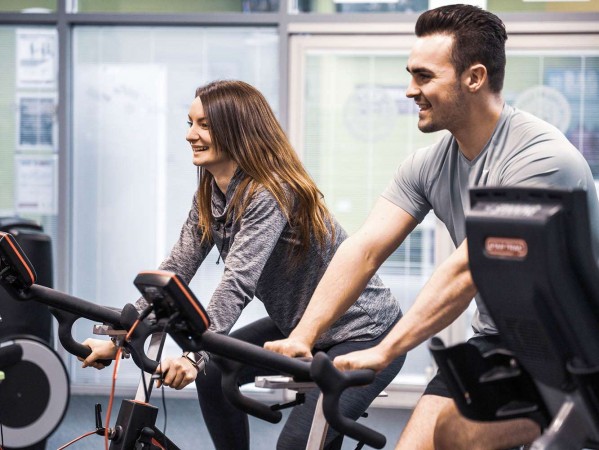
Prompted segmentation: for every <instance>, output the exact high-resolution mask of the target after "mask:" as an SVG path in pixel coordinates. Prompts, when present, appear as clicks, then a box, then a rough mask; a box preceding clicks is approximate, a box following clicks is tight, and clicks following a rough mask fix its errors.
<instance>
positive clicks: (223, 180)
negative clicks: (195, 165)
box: [207, 161, 237, 194]
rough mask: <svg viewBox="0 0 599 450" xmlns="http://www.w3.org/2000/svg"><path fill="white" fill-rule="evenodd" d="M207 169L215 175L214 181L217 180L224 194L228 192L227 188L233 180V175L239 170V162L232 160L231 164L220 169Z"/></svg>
mask: <svg viewBox="0 0 599 450" xmlns="http://www.w3.org/2000/svg"><path fill="white" fill-rule="evenodd" d="M207 170H208V171H209V172H210V173H211V174H212V176H213V177H214V181H215V182H216V185H217V186H218V189H219V190H220V191H221V192H222V193H223V194H226V193H227V188H228V187H229V183H230V182H231V179H232V178H233V175H235V171H236V170H237V163H236V162H234V161H231V162H230V164H227V165H226V166H221V167H219V170H210V169H207Z"/></svg>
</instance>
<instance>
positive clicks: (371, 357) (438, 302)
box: [335, 241, 476, 370]
mask: <svg viewBox="0 0 599 450" xmlns="http://www.w3.org/2000/svg"><path fill="white" fill-rule="evenodd" d="M475 295H476V286H475V285H474V282H473V281H472V276H471V274H470V268H469V264H468V246H467V242H466V241H464V242H463V243H462V244H461V245H460V246H459V247H458V248H457V250H456V251H455V252H454V253H452V254H451V256H450V257H449V258H447V260H445V261H444V262H443V263H442V264H441V265H439V267H438V268H437V269H436V270H435V272H434V273H433V275H432V276H431V278H430V279H429V281H428V282H427V283H426V284H425V286H424V287H423V288H422V290H421V291H420V293H419V294H418V296H417V297H416V300H415V302H414V304H413V305H412V307H411V308H410V309H409V310H408V311H407V312H406V314H405V315H404V316H403V317H402V319H401V320H400V321H399V322H398V323H397V324H396V325H395V327H394V328H393V330H392V331H391V332H390V333H389V334H388V335H387V336H386V337H385V339H383V340H382V341H381V343H380V344H379V345H377V346H376V347H373V348H371V349H368V350H364V351H360V352H354V353H349V354H347V355H343V356H339V357H337V358H336V359H335V365H336V366H337V367H338V368H341V369H358V368H370V369H375V370H381V369H383V368H384V367H386V366H387V365H388V364H389V363H390V362H391V361H393V359H395V358H396V357H398V356H400V355H403V354H405V353H407V352H408V351H409V350H411V349H413V348H414V347H416V346H417V345H418V344H420V343H422V342H424V341H425V340H427V339H428V338H430V337H431V336H433V335H434V334H436V333H438V332H439V331H441V330H442V329H443V328H445V327H446V326H447V325H449V324H450V323H452V322H453V321H454V320H455V319H457V318H458V317H459V315H460V314H461V313H462V312H464V311H465V310H466V308H467V307H468V305H469V303H470V301H471V300H472V298H473V297H474V296H475Z"/></svg>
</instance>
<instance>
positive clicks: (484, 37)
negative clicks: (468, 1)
mask: <svg viewBox="0 0 599 450" xmlns="http://www.w3.org/2000/svg"><path fill="white" fill-rule="evenodd" d="M436 33H442V34H443V33H446V34H450V35H452V36H453V38H454V42H453V49H452V52H451V59H452V64H453V67H454V69H455V71H456V74H457V75H460V74H461V73H462V72H464V70H466V68H468V67H470V66H471V65H472V64H477V63H480V64H483V65H484V66H485V67H486V68H487V74H488V77H489V88H490V89H491V91H492V92H500V91H501V89H502V88H503V79H504V77H505V41H506V40H507V32H506V31H505V25H504V24H503V22H502V21H501V19H500V18H499V17H497V16H496V15H495V14H492V13H490V12H488V11H485V10H483V9H481V8H479V7H478V6H472V5H448V6H441V7H439V8H435V9H431V10H429V11H426V12H424V13H422V14H421V15H420V17H419V18H418V20H417V22H416V36H418V37H422V36H428V35H431V34H436Z"/></svg>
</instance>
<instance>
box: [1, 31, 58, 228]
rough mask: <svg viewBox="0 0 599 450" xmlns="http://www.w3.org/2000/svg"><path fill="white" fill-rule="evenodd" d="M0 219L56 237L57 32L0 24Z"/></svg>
mask: <svg viewBox="0 0 599 450" xmlns="http://www.w3.org/2000/svg"><path fill="white" fill-rule="evenodd" d="M0 60H1V61H2V63H3V69H2V71H1V73H0V80H1V81H0V124H1V125H0V130H2V131H1V132H0V161H2V163H1V164H0V216H15V215H17V216H21V217H25V218H28V219H33V220H35V221H36V222H38V223H40V224H41V225H43V227H44V231H45V232H46V233H47V234H49V235H50V236H51V237H52V238H55V237H56V228H57V215H58V162H59V159H58V158H59V156H58V118H57V89H58V82H57V72H58V37H57V33H56V30H54V29H52V28H50V27H42V26H22V27H21V26H19V27H15V26H0Z"/></svg>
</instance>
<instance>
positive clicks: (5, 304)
mask: <svg viewBox="0 0 599 450" xmlns="http://www.w3.org/2000/svg"><path fill="white" fill-rule="evenodd" d="M0 231H4V232H7V233H10V234H12V235H13V236H14V237H15V239H16V241H17V242H18V243H19V245H20V246H21V248H22V249H23V251H24V252H25V254H26V255H27V257H28V258H29V260H30V261H31V264H33V267H34V268H35V272H36V274H37V282H36V283H37V284H40V285H42V286H46V287H49V288H52V287H53V270H52V267H53V266H52V241H51V239H50V236H48V235H47V234H45V233H44V230H43V228H42V227H41V226H40V225H38V224H37V223H36V222H34V221H33V220H28V219H22V218H19V217H0ZM0 318H1V319H2V321H1V322H0V340H2V339H4V338H6V337H8V336H14V335H33V336H36V337H39V338H40V339H42V340H43V341H45V342H47V343H48V344H49V345H50V346H52V315H51V314H50V311H49V310H48V307H47V306H45V305H42V304H40V303H36V302H28V301H24V302H17V301H15V300H13V299H12V298H11V297H10V296H9V295H8V293H7V292H6V291H5V290H4V288H2V287H1V286H0Z"/></svg>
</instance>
